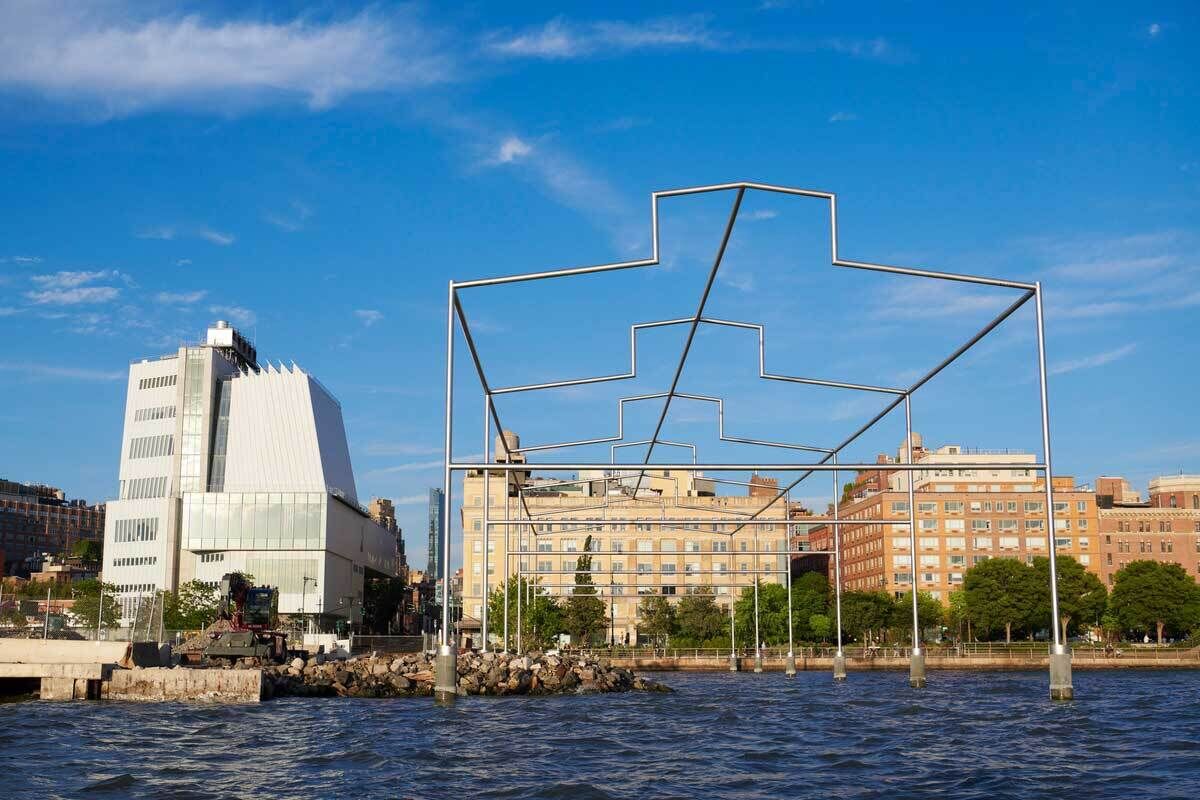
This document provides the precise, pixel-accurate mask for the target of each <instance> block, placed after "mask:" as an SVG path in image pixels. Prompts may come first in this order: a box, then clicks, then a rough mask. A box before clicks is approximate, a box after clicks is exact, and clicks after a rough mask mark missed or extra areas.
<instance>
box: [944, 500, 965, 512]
mask: <svg viewBox="0 0 1200 800" xmlns="http://www.w3.org/2000/svg"><path fill="white" fill-rule="evenodd" d="M942 510H943V511H945V512H946V513H947V514H961V513H962V512H963V504H962V502H961V501H959V500H947V501H946V502H944V503H942Z"/></svg>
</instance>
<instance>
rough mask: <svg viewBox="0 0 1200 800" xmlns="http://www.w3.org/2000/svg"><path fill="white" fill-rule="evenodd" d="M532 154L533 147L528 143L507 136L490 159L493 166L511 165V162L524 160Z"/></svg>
mask: <svg viewBox="0 0 1200 800" xmlns="http://www.w3.org/2000/svg"><path fill="white" fill-rule="evenodd" d="M532 152H533V146H532V145H530V144H529V143H527V142H525V141H523V140H521V139H519V138H517V137H516V136H509V137H508V138H506V139H505V140H504V141H502V142H501V143H500V147H499V148H497V150H496V155H495V157H494V158H493V159H492V163H493V164H511V163H512V162H514V161H516V160H518V159H520V158H524V157H525V156H527V155H529V154H530V153H532Z"/></svg>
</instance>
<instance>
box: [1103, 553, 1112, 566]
mask: <svg viewBox="0 0 1200 800" xmlns="http://www.w3.org/2000/svg"><path fill="white" fill-rule="evenodd" d="M1104 563H1105V564H1107V565H1108V566H1110V567H1111V566H1112V553H1105V554H1104Z"/></svg>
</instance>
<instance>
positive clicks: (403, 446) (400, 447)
mask: <svg viewBox="0 0 1200 800" xmlns="http://www.w3.org/2000/svg"><path fill="white" fill-rule="evenodd" d="M364 452H365V453H366V454H367V455H371V456H432V455H437V454H439V453H441V452H442V446H441V445H427V444H408V443H403V442H400V443H397V442H371V443H370V444H368V445H367V446H366V447H365V448H364Z"/></svg>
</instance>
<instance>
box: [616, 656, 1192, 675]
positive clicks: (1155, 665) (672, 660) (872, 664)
mask: <svg viewBox="0 0 1200 800" xmlns="http://www.w3.org/2000/svg"><path fill="white" fill-rule="evenodd" d="M1180 655H1181V657H1171V658H1166V657H1161V656H1155V655H1139V654H1137V653H1132V654H1131V653H1126V654H1123V655H1121V656H1119V657H1105V656H1099V657H1092V656H1091V654H1090V653H1088V654H1080V653H1076V654H1075V655H1074V656H1073V658H1072V663H1071V666H1072V668H1074V669H1077V670H1080V669H1200V655H1198V654H1193V653H1187V654H1180ZM611 662H612V664H613V665H614V666H621V667H625V668H626V669H632V670H643V671H647V672H675V671H681V672H683V671H695V672H709V671H724V670H729V656H727V655H726V656H690V655H679V656H661V655H660V656H655V655H635V656H614V657H613V658H612V659H611ZM1049 665H1050V658H1049V655H1048V654H1047V653H1036V654H1035V653H1008V654H991V655H972V656H935V655H926V657H925V668H926V669H927V670H977V671H996V670H1021V669H1048V668H1049ZM737 666H738V671H741V672H751V671H753V669H754V658H753V657H752V656H744V657H741V658H739V659H738V660H737ZM908 667H909V660H908V657H907V656H902V657H891V656H887V657H884V656H877V657H875V658H854V657H847V658H846V669H847V670H850V671H855V670H857V671H869V670H904V671H907V670H908ZM762 668H763V670H764V671H767V672H783V671H784V669H785V668H786V662H785V659H784V658H783V657H764V658H763V662H762ZM796 669H797V670H800V671H805V670H807V671H818V672H820V671H826V672H829V671H832V670H833V658H832V657H831V656H804V655H801V654H797V655H796Z"/></svg>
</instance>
